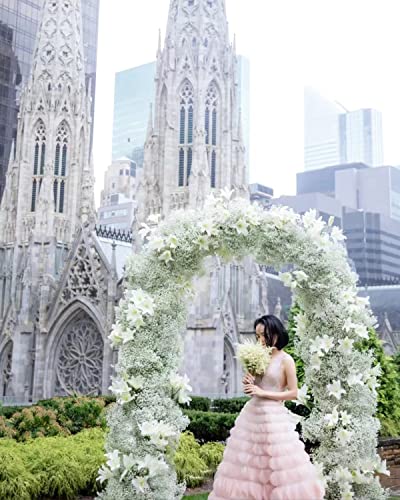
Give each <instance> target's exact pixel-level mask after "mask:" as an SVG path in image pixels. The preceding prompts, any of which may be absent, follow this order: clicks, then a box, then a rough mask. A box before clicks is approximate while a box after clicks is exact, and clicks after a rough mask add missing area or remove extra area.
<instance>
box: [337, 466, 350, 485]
mask: <svg viewBox="0 0 400 500" xmlns="http://www.w3.org/2000/svg"><path fill="white" fill-rule="evenodd" d="M334 478H335V480H336V481H337V482H338V483H339V484H342V485H345V484H346V483H349V482H350V481H351V480H352V478H353V477H352V475H351V472H350V471H349V469H347V468H346V467H338V468H337V469H336V471H335V473H334Z"/></svg>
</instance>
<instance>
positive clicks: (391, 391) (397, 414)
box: [360, 328, 400, 437]
mask: <svg viewBox="0 0 400 500" xmlns="http://www.w3.org/2000/svg"><path fill="white" fill-rule="evenodd" d="M360 349H361V350H363V351H368V350H372V351H373V352H374V356H375V362H374V365H376V364H378V363H379V364H380V366H381V370H382V373H381V376H380V379H379V383H380V386H379V388H378V411H377V416H378V418H379V420H380V422H381V430H380V434H381V436H383V437H389V436H400V397H399V395H400V372H399V371H398V369H397V367H398V366H399V365H398V364H397V363H398V362H399V361H398V359H397V358H395V359H393V358H392V357H391V356H387V355H386V354H385V351H384V350H383V347H382V341H381V340H380V339H379V338H378V336H377V334H376V332H375V330H374V329H372V328H371V329H370V330H369V339H368V340H364V341H363V342H362V343H360Z"/></svg>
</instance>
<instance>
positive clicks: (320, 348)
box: [310, 335, 334, 356]
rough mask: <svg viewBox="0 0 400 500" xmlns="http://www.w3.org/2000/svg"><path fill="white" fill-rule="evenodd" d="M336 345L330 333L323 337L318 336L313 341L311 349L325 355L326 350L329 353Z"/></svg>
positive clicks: (319, 354)
mask: <svg viewBox="0 0 400 500" xmlns="http://www.w3.org/2000/svg"><path fill="white" fill-rule="evenodd" d="M333 346H334V342H333V339H332V338H331V337H329V336H328V335H324V336H323V337H320V336H318V337H316V338H315V339H314V341H313V343H312V344H311V345H310V351H311V352H313V353H317V354H318V356H323V355H324V352H325V353H328V352H329V351H330V350H331V349H332V348H333Z"/></svg>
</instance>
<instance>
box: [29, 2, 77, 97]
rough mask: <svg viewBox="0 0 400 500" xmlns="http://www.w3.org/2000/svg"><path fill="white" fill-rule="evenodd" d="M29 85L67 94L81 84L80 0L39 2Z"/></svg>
mask: <svg viewBox="0 0 400 500" xmlns="http://www.w3.org/2000/svg"><path fill="white" fill-rule="evenodd" d="M41 19H42V21H41V24H40V28H39V31H38V37H37V40H36V47H35V52H34V57H33V64H32V69H31V78H30V86H32V85H34V84H35V83H38V82H42V85H43V87H44V88H45V90H48V91H51V90H52V89H53V88H57V89H59V90H62V89H64V88H67V89H68V90H69V91H71V90H72V88H73V89H74V90H76V89H77V87H81V86H84V85H85V71H84V55H83V54H84V52H83V39H82V35H83V33H82V15H81V0H43V10H42V17H41Z"/></svg>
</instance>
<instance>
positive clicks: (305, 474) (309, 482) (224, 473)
mask: <svg viewBox="0 0 400 500" xmlns="http://www.w3.org/2000/svg"><path fill="white" fill-rule="evenodd" d="M286 356H289V355H288V354H286V353H285V352H284V351H280V352H279V353H278V354H276V355H274V356H273V357H272V359H271V362H270V365H269V366H268V368H267V371H266V372H265V374H264V376H263V377H262V378H261V377H258V378H257V379H256V384H257V385H258V386H260V387H261V388H262V389H264V390H268V391H275V392H281V391H284V390H285V387H286V381H285V374H284V370H283V366H282V361H283V360H284V359H285V357H286ZM295 427H296V421H295V419H294V418H293V414H291V413H290V412H289V411H288V410H287V409H286V408H285V406H284V404H283V403H282V402H280V401H273V400H271V399H265V398H260V397H257V396H253V397H252V399H251V400H250V401H249V402H248V403H246V405H245V406H244V408H243V410H242V411H241V413H240V415H239V417H238V418H237V419H236V423H235V426H234V427H233V429H232V430H231V434H230V437H229V438H228V441H227V446H226V449H225V453H224V458H223V461H222V463H221V464H220V466H219V467H218V470H217V473H216V475H215V480H214V488H213V491H212V493H211V495H210V496H209V500H228V499H229V500H322V499H323V498H324V494H325V492H324V486H323V484H322V482H321V481H320V480H319V478H318V474H317V471H316V469H315V467H314V466H313V465H312V463H311V461H310V459H309V456H308V455H307V453H306V452H305V451H304V444H303V443H302V442H301V441H300V439H299V435H298V434H297V432H296V431H295Z"/></svg>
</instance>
